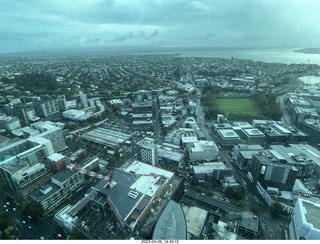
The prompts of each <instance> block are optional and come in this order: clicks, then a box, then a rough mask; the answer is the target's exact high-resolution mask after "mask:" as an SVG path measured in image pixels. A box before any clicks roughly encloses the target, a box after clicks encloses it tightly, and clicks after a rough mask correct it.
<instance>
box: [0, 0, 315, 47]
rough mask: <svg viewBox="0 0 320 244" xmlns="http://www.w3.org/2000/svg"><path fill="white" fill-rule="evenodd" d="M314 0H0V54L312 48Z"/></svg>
mask: <svg viewBox="0 0 320 244" xmlns="http://www.w3.org/2000/svg"><path fill="white" fill-rule="evenodd" d="M319 40H320V1H319V0H198V1H196V0H48V1H45V0H0V53H6V52H18V51H29V50H42V49H51V48H69V47H73V48H78V47H86V48H88V47H107V46H111V47H112V46H126V47H127V46H148V47H150V46H165V47H207V46H210V47H319V46H320V45H319Z"/></svg>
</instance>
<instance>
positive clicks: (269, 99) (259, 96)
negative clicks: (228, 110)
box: [253, 92, 282, 120]
mask: <svg viewBox="0 0 320 244" xmlns="http://www.w3.org/2000/svg"><path fill="white" fill-rule="evenodd" d="M253 100H254V101H255V102H256V103H257V104H258V106H259V108H260V110H261V112H262V115H263V116H265V117H266V118H268V119H272V120H280V119H281V117H282V111H281V109H280V105H279V103H278V102H277V97H276V95H275V94H273V93H271V92H268V93H255V94H254V95H253Z"/></svg>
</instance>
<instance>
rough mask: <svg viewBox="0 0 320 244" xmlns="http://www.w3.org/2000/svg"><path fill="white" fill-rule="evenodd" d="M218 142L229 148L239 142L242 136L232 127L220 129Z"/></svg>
mask: <svg viewBox="0 0 320 244" xmlns="http://www.w3.org/2000/svg"><path fill="white" fill-rule="evenodd" d="M217 139H218V142H219V143H220V145H221V146H222V147H225V148H228V147H233V146H234V145H236V144H238V143H239V141H240V137H239V136H238V134H237V133H236V132H235V131H234V130H232V129H226V130H219V131H218V134H217Z"/></svg>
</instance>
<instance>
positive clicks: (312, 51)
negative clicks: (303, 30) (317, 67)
mask: <svg viewBox="0 0 320 244" xmlns="http://www.w3.org/2000/svg"><path fill="white" fill-rule="evenodd" d="M294 52H296V53H307V54H320V48H318V47H314V48H301V49H297V50H294Z"/></svg>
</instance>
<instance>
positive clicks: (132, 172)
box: [129, 171, 164, 177]
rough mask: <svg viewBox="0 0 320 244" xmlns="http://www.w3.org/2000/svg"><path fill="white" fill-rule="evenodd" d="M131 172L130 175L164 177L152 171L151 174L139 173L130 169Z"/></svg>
mask: <svg viewBox="0 0 320 244" xmlns="http://www.w3.org/2000/svg"><path fill="white" fill-rule="evenodd" d="M129 174H130V175H138V176H160V177H164V175H158V174H155V173H150V174H137V173H136V172H134V171H130V172H129Z"/></svg>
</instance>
